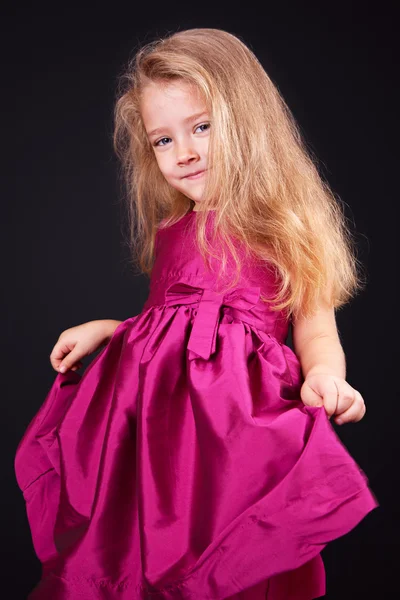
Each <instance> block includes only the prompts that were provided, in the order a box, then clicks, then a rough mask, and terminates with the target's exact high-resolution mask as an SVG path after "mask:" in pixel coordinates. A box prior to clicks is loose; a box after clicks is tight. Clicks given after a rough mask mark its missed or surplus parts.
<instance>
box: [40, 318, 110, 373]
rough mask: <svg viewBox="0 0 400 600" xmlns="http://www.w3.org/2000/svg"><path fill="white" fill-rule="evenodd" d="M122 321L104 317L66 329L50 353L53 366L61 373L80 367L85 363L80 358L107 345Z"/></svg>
mask: <svg viewBox="0 0 400 600" xmlns="http://www.w3.org/2000/svg"><path fill="white" fill-rule="evenodd" d="M120 323H122V321H114V320H112V319H102V320H99V321H89V322H88V323H83V324H82V325H77V326H76V327H71V328H70V329H66V330H65V331H63V332H62V334H61V335H60V337H59V338H58V341H57V343H56V345H55V346H54V348H53V350H52V352H51V354H50V362H51V364H52V367H53V368H54V369H55V370H56V371H59V372H60V373H65V372H66V371H68V369H70V370H71V371H76V370H77V369H80V368H81V367H82V365H83V363H82V362H81V360H80V359H81V358H83V357H84V356H89V355H90V354H92V353H93V352H95V351H96V350H98V349H99V348H100V347H101V346H105V345H106V344H107V342H109V341H110V339H111V337H112V335H113V333H114V331H115V329H116V328H117V327H118V325H119V324H120Z"/></svg>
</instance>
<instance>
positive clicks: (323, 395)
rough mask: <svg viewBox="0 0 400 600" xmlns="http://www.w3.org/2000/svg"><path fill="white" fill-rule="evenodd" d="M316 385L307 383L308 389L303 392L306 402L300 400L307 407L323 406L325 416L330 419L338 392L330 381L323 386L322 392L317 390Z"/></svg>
mask: <svg viewBox="0 0 400 600" xmlns="http://www.w3.org/2000/svg"><path fill="white" fill-rule="evenodd" d="M313 385H315V387H313ZM317 385H318V384H317V383H315V384H312V383H311V384H310V383H308V386H307V388H308V389H307V388H306V390H305V398H306V400H304V399H303V397H302V400H303V402H304V404H307V405H309V406H324V407H325V411H326V414H327V415H328V417H329V418H331V416H332V415H333V414H334V413H335V411H336V408H337V401H338V394H339V392H338V388H337V386H336V383H335V381H334V380H333V379H332V380H330V381H329V382H328V384H326V385H324V387H323V389H322V390H320V389H318V387H317ZM308 390H309V391H308ZM316 397H318V401H317V400H316Z"/></svg>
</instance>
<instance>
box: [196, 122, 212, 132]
mask: <svg viewBox="0 0 400 600" xmlns="http://www.w3.org/2000/svg"><path fill="white" fill-rule="evenodd" d="M205 126H206V127H210V123H202V124H201V125H198V126H197V127H196V129H198V128H199V127H205ZM203 131H204V129H203Z"/></svg>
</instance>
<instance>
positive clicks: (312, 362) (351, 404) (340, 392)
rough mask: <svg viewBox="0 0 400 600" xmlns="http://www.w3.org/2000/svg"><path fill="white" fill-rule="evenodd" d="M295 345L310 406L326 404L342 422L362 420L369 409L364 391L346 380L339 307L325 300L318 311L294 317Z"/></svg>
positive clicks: (303, 395)
mask: <svg viewBox="0 0 400 600" xmlns="http://www.w3.org/2000/svg"><path fill="white" fill-rule="evenodd" d="M292 337H293V345H294V349H295V352H296V354H297V356H298V358H299V361H300V364H301V369H302V372H303V376H304V383H303V385H302V387H301V390H300V396H301V400H302V402H303V403H304V404H305V405H306V406H324V407H325V410H326V413H327V415H328V417H329V418H330V417H331V416H332V415H336V417H335V422H336V423H337V424H338V425H341V424H342V423H347V422H350V421H360V419H362V418H363V416H364V415H365V412H366V408H365V403H364V400H363V397H362V396H361V394H360V392H358V391H357V390H356V389H354V388H353V387H351V385H349V384H348V383H347V381H346V379H345V378H346V359H345V355H344V352H343V348H342V345H341V343H340V339H339V333H338V330H337V326H336V320H335V310H334V308H333V307H330V306H328V305H327V304H324V303H321V304H320V306H319V307H318V310H317V311H316V312H315V314H314V315H313V316H312V317H310V318H308V319H305V318H299V319H294V320H293V336H292Z"/></svg>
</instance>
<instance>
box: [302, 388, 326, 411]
mask: <svg viewBox="0 0 400 600" xmlns="http://www.w3.org/2000/svg"><path fill="white" fill-rule="evenodd" d="M300 397H301V400H302V402H303V404H305V405H306V406H323V405H324V402H323V399H322V397H321V396H320V395H319V394H318V393H317V392H316V391H315V390H313V388H312V387H311V386H310V384H309V383H308V382H305V383H304V384H303V386H302V388H301V390H300Z"/></svg>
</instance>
